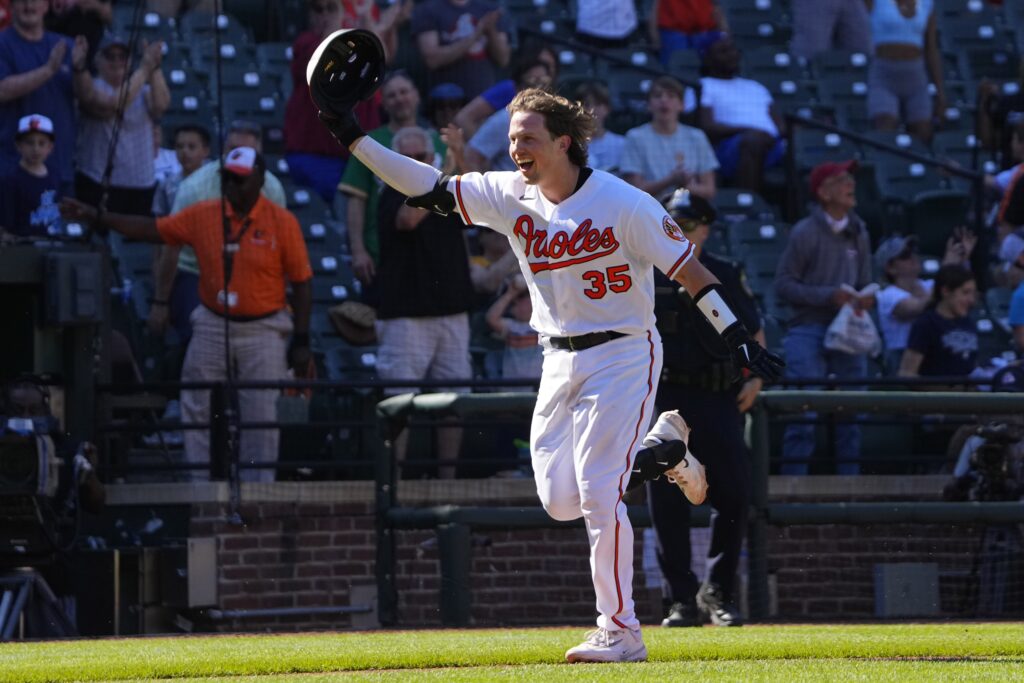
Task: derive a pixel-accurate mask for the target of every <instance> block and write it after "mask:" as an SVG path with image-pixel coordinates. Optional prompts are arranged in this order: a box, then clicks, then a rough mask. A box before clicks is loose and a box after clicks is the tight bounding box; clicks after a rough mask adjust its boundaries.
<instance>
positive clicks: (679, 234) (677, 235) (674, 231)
mask: <svg viewBox="0 0 1024 683" xmlns="http://www.w3.org/2000/svg"><path fill="white" fill-rule="evenodd" d="M661 229H662V230H664V231H665V234H666V235H668V236H669V237H671V238H672V239H674V240H675V241H676V242H685V241H686V235H684V234H683V230H682V228H680V227H679V226H678V225H676V222H675V221H674V220H672V219H671V218H669V217H668V216H667V215H666V216H665V217H664V218H663V219H662V221H661Z"/></svg>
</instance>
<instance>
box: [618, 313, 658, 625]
mask: <svg viewBox="0 0 1024 683" xmlns="http://www.w3.org/2000/svg"><path fill="white" fill-rule="evenodd" d="M647 344H648V345H649V346H650V351H649V353H650V359H651V362H650V363H649V364H648V365H647V395H646V396H644V400H643V402H642V403H641V404H640V417H639V418H638V419H637V421H636V427H635V428H634V430H633V440H632V441H630V442H629V450H628V451H626V469H625V471H623V472H622V474H620V475H619V497H618V499H616V501H615V507H614V508H613V509H614V511H615V569H614V575H615V594H616V595H617V596H618V598H619V606H618V608H616V610H615V614H613V615H612V621H613V622H615V624H616V625H618V626H619V627H620V628H626V625H625V624H623V623H622V622H621V621H619V619H618V617H617V616H616V615H618V614H619V613H620V612H622V586H621V584H620V583H619V527H620V526H621V524H622V523H621V522H619V503H621V502H622V478H623V477H625V476H626V474H627V473H629V471H630V468H632V466H633V462H632V455H633V447H634V446H636V440H637V439H639V438H640V426H641V425H643V424H645V422H644V416H645V415H646V414H647V401H648V400H649V399H650V398H651V393H652V392H653V391H654V383H653V380H652V378H653V377H654V342H653V341H652V340H651V332H650V330H648V331H647Z"/></svg>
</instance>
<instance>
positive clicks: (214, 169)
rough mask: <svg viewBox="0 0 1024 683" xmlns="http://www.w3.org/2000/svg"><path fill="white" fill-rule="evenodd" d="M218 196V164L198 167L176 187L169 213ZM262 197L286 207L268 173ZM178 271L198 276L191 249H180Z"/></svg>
mask: <svg viewBox="0 0 1024 683" xmlns="http://www.w3.org/2000/svg"><path fill="white" fill-rule="evenodd" d="M219 196H220V164H218V163H216V162H212V161H211V162H207V163H206V164H204V165H203V166H200V167H199V169H198V170H196V171H195V172H194V173H193V174H192V175H190V176H189V177H188V178H185V179H184V180H182V181H181V185H179V186H178V194H176V195H175V196H174V205H173V206H172V207H171V213H178V212H179V211H181V210H182V209H184V208H185V207H188V206H192V205H193V204H195V203H196V202H202V201H206V200H207V199H215V198H217V197H219ZM263 196H264V197H266V198H267V199H269V200H270V201H272V202H274V203H275V204H277V205H278V206H287V205H288V203H287V200H286V199H285V196H284V187H282V186H281V181H280V180H278V179H277V176H275V175H274V174H273V173H271V172H270V171H267V172H266V175H265V176H264V179H263ZM178 270H184V271H185V272H186V273H194V274H196V275H198V274H199V264H198V263H197V262H196V253H195V252H194V251H192V247H182V248H181V252H179V254H178Z"/></svg>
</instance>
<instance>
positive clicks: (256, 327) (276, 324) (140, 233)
mask: <svg viewBox="0 0 1024 683" xmlns="http://www.w3.org/2000/svg"><path fill="white" fill-rule="evenodd" d="M264 173H265V162H264V160H263V157H262V156H261V155H260V154H259V153H258V152H257V151H256V150H255V149H253V148H252V147H239V148H237V149H234V150H232V151H231V152H229V153H228V154H227V156H226V157H225V158H224V164H223V167H222V169H221V177H222V185H223V187H224V198H225V199H226V205H227V206H226V211H227V218H228V223H229V226H230V229H229V235H228V238H227V243H226V244H225V239H224V229H223V228H222V218H223V216H222V213H221V212H222V205H221V201H220V200H219V199H208V200H205V201H202V202H198V203H196V204H193V205H191V206H189V207H188V208H187V209H184V210H182V211H180V212H178V213H175V214H171V215H170V216H165V217H163V218H157V219H153V218H149V217H143V216H129V215H126V214H116V213H104V214H102V215H101V216H98V215H97V211H96V209H95V208H93V207H91V206H88V205H86V204H83V203H81V202H79V201H76V200H73V199H68V200H67V201H63V202H61V213H62V214H63V215H64V217H65V218H66V219H68V220H77V221H84V222H87V223H92V224H95V223H96V222H97V221H99V222H100V224H101V225H102V226H104V227H108V228H110V229H112V230H115V231H117V232H119V233H121V234H123V235H124V236H126V237H128V238H130V239H135V240H140V241H145V242H165V243H167V244H170V245H173V246H179V247H180V246H185V245H187V246H190V247H192V248H193V249H194V250H195V254H196V259H197V261H198V264H199V300H200V302H201V304H202V305H201V306H199V307H198V308H196V310H195V311H194V312H193V313H192V327H193V332H192V340H191V341H190V342H189V345H188V351H187V353H186V355H185V365H184V367H183V368H182V372H181V379H182V381H185V382H216V381H221V380H224V379H225V377H226V376H227V372H228V368H229V365H228V364H229V363H230V364H231V365H230V367H232V368H233V369H234V373H235V374H234V376H235V378H236V379H237V380H239V381H242V382H245V381H277V380H283V379H285V377H286V374H287V368H288V366H291V367H295V368H301V367H304V366H305V365H307V364H308V363H309V359H310V352H309V313H310V308H311V306H312V286H311V282H312V278H313V271H312V269H311V268H310V265H309V256H308V254H307V253H306V245H305V242H304V241H303V239H302V231H301V229H300V228H299V222H298V221H297V220H296V218H295V216H294V215H292V214H291V212H289V211H288V210H287V209H283V208H281V207H280V206H278V205H276V204H274V203H273V202H271V201H270V200H268V199H266V198H265V197H263V196H262V195H261V194H260V191H261V190H262V189H263V183H264ZM225 252H227V253H226V254H225ZM225 283H227V286H226V287H225ZM289 283H290V284H291V288H292V298H291V306H292V314H289V313H288V301H287V299H286V296H285V290H286V287H287V285H288V284H289ZM225 318H227V319H228V321H229V325H230V329H229V332H228V335H229V339H230V357H229V358H227V359H225V358H224V327H225V320H224V319H225ZM289 337H290V338H291V344H290V345H289V343H288V341H289ZM278 393H279V392H277V391H274V390H268V389H243V390H241V391H240V392H239V397H238V401H239V408H240V412H241V419H242V422H272V421H275V420H276V419H277V394H278ZM181 407H182V419H183V421H184V423H186V424H188V423H203V422H209V420H210V393H209V391H208V390H205V389H204V390H198V391H182V392H181ZM278 440H279V434H278V431H277V430H276V429H259V430H256V429H244V430H242V435H241V453H242V463H241V465H242V468H243V469H242V472H241V479H242V480H243V481H263V482H268V481H273V480H274V469H273V468H266V467H261V468H251V469H246V466H252V465H258V466H259V465H272V464H273V463H274V462H276V460H277V450H278ZM209 451H210V442H209V431H208V430H206V429H189V430H186V431H185V460H186V462H188V463H190V464H193V465H206V466H208V464H209V461H210V453H209ZM192 474H193V478H194V479H197V480H204V479H206V478H207V477H208V470H206V469H205V468H197V469H194V470H192Z"/></svg>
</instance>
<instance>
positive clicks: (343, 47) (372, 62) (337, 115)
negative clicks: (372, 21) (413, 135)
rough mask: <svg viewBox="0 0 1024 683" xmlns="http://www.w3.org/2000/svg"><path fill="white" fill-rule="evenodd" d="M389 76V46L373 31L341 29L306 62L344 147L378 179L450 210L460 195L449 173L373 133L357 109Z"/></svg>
mask: <svg viewBox="0 0 1024 683" xmlns="http://www.w3.org/2000/svg"><path fill="white" fill-rule="evenodd" d="M383 76H384V49H383V47H382V46H381V43H380V40H379V39H378V38H377V36H376V35H374V34H373V33H372V32H370V31H365V30H362V29H345V30H341V31H336V32H334V33H332V34H331V35H330V36H328V37H327V38H325V39H324V41H323V42H322V43H320V45H319V47H317V49H316V51H315V52H314V53H313V56H312V57H311V58H310V60H309V64H308V65H307V67H306V82H307V83H308V84H309V94H310V96H311V97H312V98H313V102H314V103H315V104H316V106H317V108H318V109H319V110H320V120H321V121H322V122H323V124H324V125H325V126H327V129H328V130H329V131H331V134H332V135H333V136H334V137H335V138H336V139H337V140H338V142H339V143H341V144H342V146H344V147H347V148H348V149H349V150H350V151H351V152H352V154H353V155H355V157H356V158H357V159H359V160H360V161H362V162H363V163H364V164H366V167H367V168H369V169H370V170H371V171H372V172H373V173H374V174H375V175H376V176H377V177H378V178H380V179H381V180H383V181H384V182H385V183H387V184H388V185H390V186H391V187H393V188H395V189H396V190H398V191H399V192H401V193H402V194H404V195H406V196H407V197H414V198H416V201H415V202H410V204H413V205H414V206H419V207H421V208H427V209H431V210H433V211H435V212H437V213H441V214H445V215H447V214H448V213H450V212H451V211H452V210H453V209H454V208H455V198H454V197H453V196H452V195H451V193H450V192H448V190H447V185H448V178H447V176H443V175H441V173H440V171H438V170H437V169H435V168H434V167H433V166H429V165H427V164H424V163H421V162H419V161H416V160H414V159H410V158H409V157H406V156H403V155H401V154H398V153H397V152H394V151H392V150H390V149H388V148H387V147H385V146H383V145H381V144H380V143H378V142H377V141H376V140H373V139H372V138H370V137H368V136H367V135H366V133H365V132H364V131H363V129H362V127H360V125H359V122H358V121H356V118H355V116H354V115H353V113H352V110H353V108H354V107H355V105H356V104H357V103H359V102H360V101H362V100H365V99H366V98H368V97H370V96H371V95H372V94H373V93H374V92H375V91H376V90H377V88H378V87H379V86H380V84H381V82H382V81H383Z"/></svg>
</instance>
